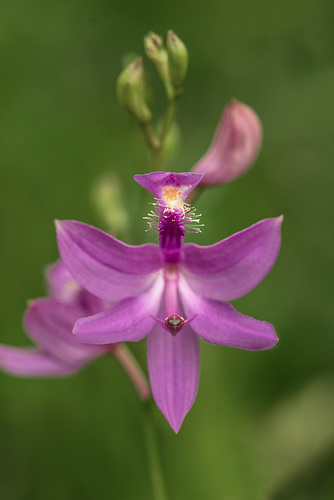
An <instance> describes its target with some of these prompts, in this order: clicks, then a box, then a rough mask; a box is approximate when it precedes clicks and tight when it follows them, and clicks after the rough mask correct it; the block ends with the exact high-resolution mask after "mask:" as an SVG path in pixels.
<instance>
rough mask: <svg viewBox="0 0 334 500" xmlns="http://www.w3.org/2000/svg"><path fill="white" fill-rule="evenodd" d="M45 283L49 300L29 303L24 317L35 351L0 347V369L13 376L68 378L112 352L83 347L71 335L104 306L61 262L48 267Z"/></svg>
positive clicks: (93, 346)
mask: <svg viewBox="0 0 334 500" xmlns="http://www.w3.org/2000/svg"><path fill="white" fill-rule="evenodd" d="M46 281H47V286H48V295H49V297H48V298H42V299H36V300H32V301H30V303H29V306H28V308H27V310H26V313H25V317H24V327H25V330H26V331H27V333H28V335H29V337H30V338H31V339H32V340H33V341H34V342H35V343H36V344H37V346H38V347H13V346H9V345H4V344H0V368H1V369H2V370H4V371H6V372H8V373H11V374H13V375H18V376H23V377H56V376H67V375H71V374H73V373H75V372H77V371H78V370H79V369H80V368H81V367H82V366H83V365H85V364H86V363H88V362H89V361H91V360H92V359H93V358H96V357H98V356H100V355H102V354H104V353H106V352H107V351H109V350H110V348H111V346H95V345H86V344H82V343H79V342H78V341H77V339H76V338H75V337H74V336H73V335H72V329H73V326H74V324H75V322H76V320H77V319H79V318H82V317H83V316H91V315H92V314H95V313H98V312H101V311H102V310H103V309H105V308H106V306H107V304H106V303H105V302H104V301H103V300H101V299H100V298H98V297H96V296H94V295H93V294H91V293H90V292H88V291H87V290H84V289H83V288H82V287H81V286H80V285H79V283H77V282H76V281H75V280H74V279H73V278H72V276H71V275H70V273H69V272H68V271H67V269H66V268H65V266H64V264H63V263H62V262H60V261H59V262H57V263H56V264H54V265H52V266H51V267H49V269H48V271H47V274H46ZM112 348H113V347H112Z"/></svg>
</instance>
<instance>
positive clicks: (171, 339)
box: [57, 172, 282, 432]
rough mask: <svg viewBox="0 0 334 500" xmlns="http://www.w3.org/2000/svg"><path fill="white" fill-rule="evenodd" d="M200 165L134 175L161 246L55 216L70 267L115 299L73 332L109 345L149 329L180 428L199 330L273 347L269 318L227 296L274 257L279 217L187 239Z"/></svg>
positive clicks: (153, 358) (165, 395)
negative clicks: (222, 234)
mask: <svg viewBox="0 0 334 500" xmlns="http://www.w3.org/2000/svg"><path fill="white" fill-rule="evenodd" d="M202 178H203V174H199V173H191V172H188V173H180V174H178V173H165V172H155V173H150V174H144V175H136V176H135V180H136V181H137V182H138V183H139V184H141V185H142V186H143V187H145V188H146V189H148V190H149V191H151V192H152V193H153V195H154V196H155V198H156V205H155V206H156V210H155V211H154V212H152V213H151V215H150V216H149V223H150V225H151V226H152V227H153V228H155V229H156V231H157V233H158V240H159V245H155V244H145V245H139V246H131V245H126V244H124V243H122V242H121V241H119V240H117V239H116V238H114V237H112V236H110V235H109V234H106V233H104V232H102V231H101V230H99V229H96V228H94V227H92V226H89V225H87V224H83V223H81V222H77V221H70V220H65V221H57V237H58V246H59V251H60V254H61V257H62V259H63V262H64V264H65V265H66V267H67V268H68V270H69V271H70V273H71V275H73V276H74V278H75V279H76V280H77V281H78V282H79V283H80V284H81V285H82V286H83V287H84V288H86V289H87V290H89V291H90V292H91V293H92V294H94V295H96V296H98V297H100V298H101V299H102V300H106V301H112V302H114V305H113V306H112V307H111V308H109V309H107V310H106V311H103V312H100V313H98V314H95V315H92V316H90V317H86V318H83V319H80V320H78V321H77V322H76V325H75V328H74V333H75V336H76V338H77V339H78V340H79V341H81V342H83V343H88V344H97V345H105V344H110V343H114V342H122V341H138V340H141V339H143V338H144V337H146V336H147V350H148V353H147V354H148V371H149V376H150V382H151V387H152V392H153V396H154V399H155V401H156V403H157V405H158V407H159V408H160V410H161V411H162V413H163V414H164V415H165V417H166V418H167V420H168V422H169V424H170V425H171V427H172V428H173V429H174V431H175V432H178V430H179V429H180V426H181V424H182V422H183V419H184V417H185V415H186V414H187V412H188V411H189V409H190V408H191V406H192V404H193V402H194V399H195V397H196V393H197V387H198V379H199V364H200V355H199V337H200V338H202V339H203V340H204V341H206V342H208V343H210V344H216V345H224V346H230V347H236V348H240V349H246V350H250V351H253V350H264V349H269V348H271V347H273V346H274V345H275V344H276V342H277V341H278V338H277V336H276V334H275V331H274V329H273V327H272V325H271V324H270V323H268V322H265V321H259V320H256V319H253V318H251V317H249V316H245V315H243V314H241V313H239V312H237V311H236V310H235V309H234V308H233V307H232V306H231V305H230V304H229V303H227V302H226V301H230V300H233V299H237V298H238V297H241V296H243V295H245V294H246V293H248V292H249V291H251V290H252V289H253V288H254V287H256V286H257V285H258V284H259V283H260V281H262V280H263V278H264V277H265V276H266V275H267V273H268V272H269V271H270V269H271V268H272V266H273V265H274V263H275V261H276V258H277V256H278V253H279V249H280V232H281V223H282V217H277V218H271V219H264V220H262V221H260V222H258V223H257V224H254V225H253V226H251V227H249V228H247V229H244V230H243V231H241V232H239V233H236V234H234V235H232V236H230V237H229V238H226V239H224V240H222V241H220V242H218V243H216V244H214V245H210V246H199V245H196V244H193V243H187V244H184V243H183V240H184V236H185V234H186V233H187V232H194V231H196V230H197V229H198V228H197V229H196V224H197V217H196V215H195V214H194V212H193V210H192V209H191V207H189V205H187V203H186V198H187V196H188V195H189V193H190V192H191V191H192V189H193V188H194V187H195V186H196V185H198V184H199V183H200V182H201V180H202Z"/></svg>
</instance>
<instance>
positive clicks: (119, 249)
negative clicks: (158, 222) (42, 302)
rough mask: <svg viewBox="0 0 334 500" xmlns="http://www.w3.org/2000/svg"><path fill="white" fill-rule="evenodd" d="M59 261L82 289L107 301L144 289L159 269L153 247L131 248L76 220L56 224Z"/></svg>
mask: <svg viewBox="0 0 334 500" xmlns="http://www.w3.org/2000/svg"><path fill="white" fill-rule="evenodd" d="M56 225H57V237H58V247H59V252H60V254H61V257H62V260H63V262H64V264H65V266H66V267H67V269H68V270H69V271H70V273H71V274H72V276H73V277H74V279H76V280H77V281H78V282H79V283H80V284H81V285H82V286H83V287H84V288H86V289H87V290H89V291H90V292H91V293H93V294H94V295H97V296H98V297H101V298H102V299H105V300H109V301H116V300H121V299H124V298H126V297H132V296H134V295H137V294H139V293H141V292H143V291H144V290H146V289H147V288H148V287H149V286H150V284H151V283H152V282H153V281H154V278H155V276H156V272H157V271H158V270H159V269H160V268H161V263H160V257H159V250H158V247H157V246H156V245H153V244H146V245H140V246H130V245H126V244H125V243H122V242H121V241H118V240H117V239H116V238H113V237H112V236H110V235H109V234H107V233H104V232H103V231H101V230H99V229H96V228H94V227H92V226H88V225H87V224H83V223H82V222H77V221H69V220H67V221H57V223H56Z"/></svg>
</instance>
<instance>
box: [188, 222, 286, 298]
mask: <svg viewBox="0 0 334 500" xmlns="http://www.w3.org/2000/svg"><path fill="white" fill-rule="evenodd" d="M282 221H283V217H282V216H281V217H276V218H273V219H264V220H262V221H260V222H257V223H256V224H254V225H253V226H250V227H248V228H247V229H244V230H243V231H240V232H239V233H235V234H233V235H232V236H230V237H229V238H226V239H224V240H222V241H220V242H218V243H215V244H214V245H210V246H199V245H195V244H193V243H188V244H186V245H185V246H184V249H183V250H184V255H185V259H184V262H183V264H182V269H183V271H184V275H185V277H186V279H187V281H188V283H189V284H190V285H191V287H192V288H193V290H194V291H195V292H196V293H198V294H199V295H203V296H205V297H209V298H212V299H218V300H233V299H236V298H239V297H241V296H243V295H245V294H246V293H248V292H249V291H251V290H252V289H253V288H254V287H255V286H257V285H258V284H259V283H260V282H261V281H262V280H263V279H264V278H265V277H266V275H267V274H268V273H269V271H270V269H271V268H272V267H273V265H274V263H275V261H276V259H277V257H278V254H279V250H280V244H281V225H282Z"/></svg>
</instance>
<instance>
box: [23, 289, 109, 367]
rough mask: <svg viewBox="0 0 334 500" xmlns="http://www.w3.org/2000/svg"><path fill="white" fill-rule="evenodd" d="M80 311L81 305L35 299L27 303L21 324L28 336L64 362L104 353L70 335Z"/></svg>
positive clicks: (86, 358)
mask: <svg viewBox="0 0 334 500" xmlns="http://www.w3.org/2000/svg"><path fill="white" fill-rule="evenodd" d="M82 315H83V312H82V309H79V308H77V307H75V306H73V305H71V304H67V303H62V302H59V301H57V300H53V299H38V300H34V301H32V302H31V303H30V305H29V307H28V309H27V311H26V314H25V318H24V325H25V328H26V330H27V332H28V333H29V335H30V337H31V338H32V339H33V340H34V341H35V342H37V344H38V345H40V346H41V347H42V349H43V350H44V351H46V352H48V353H50V354H52V356H53V357H54V358H57V359H59V360H61V361H63V362H64V363H69V364H73V363H74V364H77V363H81V362H84V361H88V360H90V359H91V358H94V357H95V356H98V355H100V354H102V353H103V350H102V349H101V348H98V347H96V346H86V345H82V344H80V343H79V342H78V341H77V340H76V338H75V337H74V336H73V334H72V329H73V326H74V324H75V322H76V320H77V319H78V318H80V316H82Z"/></svg>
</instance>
